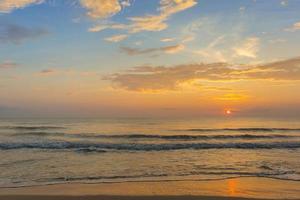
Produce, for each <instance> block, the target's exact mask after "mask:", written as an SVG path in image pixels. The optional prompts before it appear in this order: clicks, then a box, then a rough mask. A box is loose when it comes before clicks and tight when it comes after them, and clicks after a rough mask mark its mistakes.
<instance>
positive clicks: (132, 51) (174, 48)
mask: <svg viewBox="0 0 300 200" xmlns="http://www.w3.org/2000/svg"><path fill="white" fill-rule="evenodd" d="M184 48H185V46H184V45H183V44H177V45H171V46H164V47H159V48H148V49H139V48H130V47H121V48H120V49H121V52H123V53H126V54H127V55H130V56H134V55H142V54H149V53H159V52H163V53H167V54H174V53H178V52H180V51H182V50H184Z"/></svg>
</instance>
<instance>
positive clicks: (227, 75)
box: [105, 52, 300, 91]
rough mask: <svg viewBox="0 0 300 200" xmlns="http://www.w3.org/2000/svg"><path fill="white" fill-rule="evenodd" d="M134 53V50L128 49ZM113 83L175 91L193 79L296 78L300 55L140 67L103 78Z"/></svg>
mask: <svg viewBox="0 0 300 200" xmlns="http://www.w3.org/2000/svg"><path fill="white" fill-rule="evenodd" d="M131 53H133V54H134V53H136V52H131ZM105 79H106V80H109V81H111V82H112V84H113V85H114V86H117V87H120V88H123V89H126V90H133V91H145V90H162V89H164V90H176V89H178V88H179V86H180V85H181V84H182V83H185V82H193V80H199V81H201V80H205V81H207V80H209V81H232V80H257V79H261V80H299V81H300V57H297V58H292V59H288V60H283V61H278V62H272V63H266V64H263V65H258V66H253V65H249V66H236V65H231V64H228V63H211V64H205V63H203V64H187V65H177V66H173V67H164V66H160V67H151V66H142V67H137V68H133V69H131V70H128V71H127V72H124V73H116V74H112V75H110V76H108V77H105Z"/></svg>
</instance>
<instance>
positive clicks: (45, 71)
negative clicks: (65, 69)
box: [39, 69, 56, 75]
mask: <svg viewBox="0 0 300 200" xmlns="http://www.w3.org/2000/svg"><path fill="white" fill-rule="evenodd" d="M55 72H56V70H55V69H44V70H41V71H40V72H39V74H40V75H50V74H54V73H55Z"/></svg>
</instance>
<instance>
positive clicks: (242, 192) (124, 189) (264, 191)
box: [0, 177, 300, 200]
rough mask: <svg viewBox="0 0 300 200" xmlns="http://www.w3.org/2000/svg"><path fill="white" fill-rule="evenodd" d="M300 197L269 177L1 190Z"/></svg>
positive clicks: (72, 196)
mask: <svg viewBox="0 0 300 200" xmlns="http://www.w3.org/2000/svg"><path fill="white" fill-rule="evenodd" d="M249 198H251V199H253V198H255V199H300V183H299V182H296V181H284V180H275V179H268V178H250V177H249V178H234V179H227V180H216V181H164V182H125V183H124V182H123V183H101V184H74V183H72V184H56V185H48V186H33V187H20V188H2V189H0V200H29V199H30V200H50V199H51V200H52V199H55V200H60V199H64V200H85V199H86V200H94V199H103V200H117V199H120V200H136V199H146V200H147V199H160V200H193V199H203V200H205V199H249Z"/></svg>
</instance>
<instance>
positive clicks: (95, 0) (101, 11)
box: [80, 0, 122, 19]
mask: <svg viewBox="0 0 300 200" xmlns="http://www.w3.org/2000/svg"><path fill="white" fill-rule="evenodd" d="M80 3H81V5H82V6H83V7H84V8H86V9H87V10H88V13H87V15H88V16H89V17H90V18H92V19H103V18H107V17H110V16H112V15H115V14H117V13H118V12H120V11H121V9H122V7H121V4H120V2H119V1H118V0H80Z"/></svg>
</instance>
